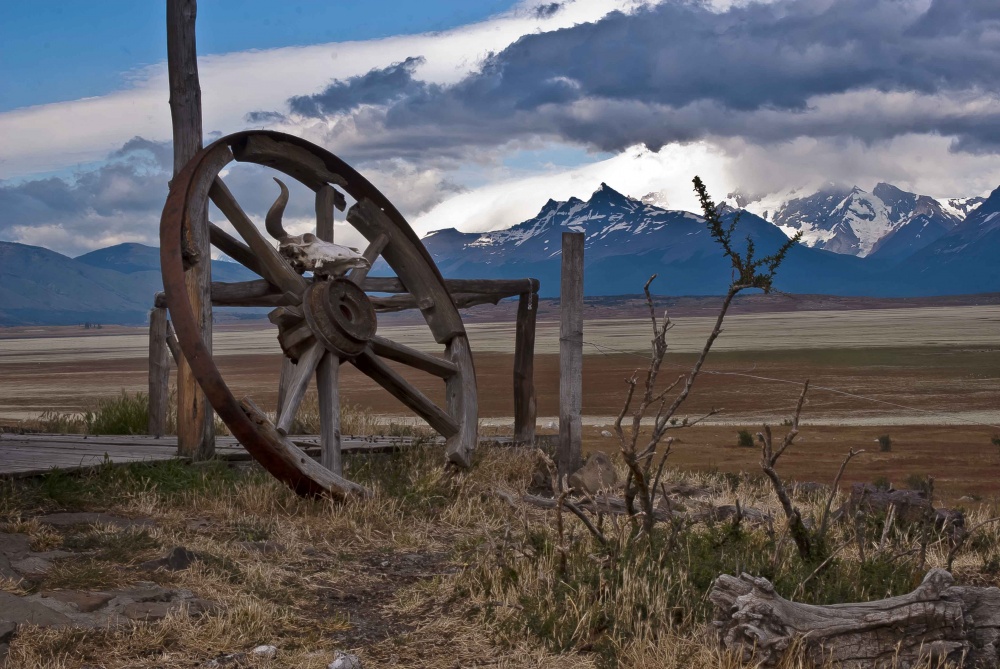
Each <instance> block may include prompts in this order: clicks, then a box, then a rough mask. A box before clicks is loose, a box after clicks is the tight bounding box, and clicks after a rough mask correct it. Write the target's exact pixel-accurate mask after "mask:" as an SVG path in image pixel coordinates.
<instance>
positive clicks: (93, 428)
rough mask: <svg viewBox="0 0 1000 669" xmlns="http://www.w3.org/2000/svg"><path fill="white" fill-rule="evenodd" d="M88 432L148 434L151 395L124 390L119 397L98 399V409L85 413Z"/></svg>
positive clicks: (84, 418)
mask: <svg viewBox="0 0 1000 669" xmlns="http://www.w3.org/2000/svg"><path fill="white" fill-rule="evenodd" d="M83 420H84V422H85V423H86V425H87V433H88V434H146V430H147V429H148V427H149V396H148V395H146V393H142V392H137V393H135V394H129V393H127V392H125V391H124V390H122V392H121V394H120V395H118V396H117V397H112V398H108V399H102V400H98V402H97V409H96V410H94V411H88V412H87V413H85V414H84V417H83Z"/></svg>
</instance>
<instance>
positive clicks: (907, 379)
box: [0, 304, 1000, 498]
mask: <svg viewBox="0 0 1000 669" xmlns="http://www.w3.org/2000/svg"><path fill="white" fill-rule="evenodd" d="M628 315H629V314H626V315H625V316H628ZM541 316H542V320H540V321H539V327H538V338H537V344H536V352H537V353H536V361H535V383H536V388H537V397H538V416H539V419H538V426H539V432H540V433H546V432H548V433H552V432H555V431H556V430H555V429H554V428H555V424H556V421H557V416H558V367H559V360H558V354H557V351H558V322H555V321H552V320H547V319H546V316H547V314H546V313H545V312H542V314H541ZM620 316H621V315H620ZM631 316H632V317H631V318H628V317H618V318H604V319H600V318H598V319H590V320H588V321H586V324H585V331H584V340H585V342H586V344H585V353H586V358H585V364H584V400H583V411H584V423H585V444H584V448H585V450H592V449H596V448H599V449H602V450H608V451H610V452H614V451H616V449H617V447H616V442H615V439H614V438H609V437H602V436H601V433H602V432H605V431H611V430H612V424H613V421H614V417H615V416H616V415H617V413H618V412H619V411H620V409H621V404H622V400H623V398H624V391H625V382H624V381H625V378H626V377H628V376H629V375H631V374H632V373H633V372H634V371H635V370H637V369H642V368H644V367H645V365H646V361H647V353H646V351H647V350H648V346H649V340H650V336H651V326H650V322H649V320H648V318H646V319H644V318H642V316H643V307H642V305H641V304H636V310H635V313H634V314H631ZM674 318H675V324H674V327H673V329H672V330H671V331H670V333H669V336H668V341H669V345H670V353H669V354H668V356H667V359H666V362H665V365H664V372H663V373H662V374H661V378H662V379H664V380H667V379H670V380H672V379H673V378H675V376H676V375H678V374H682V373H684V372H685V371H686V370H688V369H689V368H690V366H691V364H692V363H693V361H694V359H695V358H696V351H698V350H699V349H700V347H701V345H702V343H703V341H704V337H705V336H706V334H707V333H708V332H709V331H710V329H711V327H712V323H713V322H714V319H713V318H711V317H709V316H705V315H701V314H699V315H692V316H685V315H680V316H675V317H674ZM386 320H387V322H386V323H384V324H383V326H382V327H381V328H380V331H381V332H382V333H383V334H384V335H385V336H387V337H390V338H393V339H396V340H397V341H400V342H402V343H405V344H408V345H410V346H415V347H417V348H421V349H424V350H429V351H433V352H438V351H439V350H440V347H438V346H437V345H436V344H434V343H433V341H432V340H431V339H430V337H429V333H428V331H427V329H426V328H425V327H423V326H421V325H417V324H413V322H412V320H410V321H407V320H402V319H395V320H394V321H393V320H390V319H386ZM473 320H475V319H473ZM468 329H469V332H470V338H471V342H472V346H473V350H474V352H475V360H476V368H477V370H476V371H477V376H478V380H479V388H480V409H481V419H482V421H483V425H484V429H485V430H492V431H496V432H500V433H503V432H504V431H505V430H507V431H509V429H510V425H511V423H512V418H511V416H512V415H513V401H512V397H511V383H512V374H513V356H512V351H513V341H514V338H513V324H512V323H506V322H472V323H470V324H469V325H468ZM998 333H1000V307H998V306H994V305H988V306H946V307H919V308H904V309H860V310H859V309H855V310H849V311H798V312H783V313H743V314H738V315H735V316H730V317H729V318H728V319H727V321H726V325H725V331H724V332H723V334H722V336H721V337H720V338H719V340H718V341H717V342H716V345H715V348H714V349H713V353H712V354H711V355H710V357H709V360H708V364H707V365H706V368H705V372H706V373H705V374H703V375H702V376H701V377H700V379H699V380H698V383H697V385H696V387H695V390H694V392H693V393H692V395H691V397H690V399H689V401H688V404H687V405H686V407H685V415H689V416H690V417H691V418H695V417H697V416H700V415H701V414H703V413H706V412H708V411H710V410H712V409H713V408H714V409H720V410H721V411H720V413H718V414H717V415H715V416H713V417H712V418H711V419H709V420H707V421H705V422H704V423H703V424H702V425H699V426H696V427H694V428H691V429H688V430H685V431H679V432H678V433H677V437H678V438H679V443H677V444H676V446H675V448H674V454H673V455H672V456H671V457H672V458H673V462H674V463H675V464H676V465H678V466H681V467H683V468H692V469H719V470H722V471H739V470H748V469H749V470H753V469H756V467H757V462H756V461H757V457H758V455H757V453H756V449H748V448H739V447H737V446H736V432H737V430H738V429H741V428H743V427H746V428H749V429H752V430H753V431H756V429H758V428H759V426H760V425H761V424H762V423H764V422H768V423H771V424H775V425H780V423H781V422H782V420H784V419H785V418H787V417H788V415H789V414H790V413H791V411H792V409H793V407H794V403H795V400H796V398H797V397H798V393H799V390H800V384H801V382H802V381H804V380H806V379H809V380H810V382H811V384H812V390H811V391H810V394H809V402H808V405H807V408H806V410H805V412H804V417H803V422H804V424H805V425H806V426H807V427H806V429H805V430H804V431H803V434H802V437H801V438H800V442H799V444H798V445H797V446H796V448H795V449H793V452H789V454H788V455H787V456H786V462H785V467H786V468H787V473H789V475H792V476H795V477H796V478H803V477H806V478H817V479H820V480H828V479H831V478H832V477H833V475H834V474H835V472H836V468H837V466H838V465H839V462H840V460H841V459H842V457H843V454H844V453H845V452H846V451H847V449H848V448H850V447H854V448H864V449H866V450H867V451H868V455H866V460H865V464H864V465H863V466H857V467H853V468H852V469H853V470H854V471H853V472H851V471H849V472H848V475H847V477H846V479H845V480H846V481H848V482H849V481H851V480H861V479H866V480H871V479H872V478H875V477H880V476H884V477H886V478H888V479H889V480H891V481H894V482H902V481H903V480H905V479H906V478H907V477H908V476H910V475H912V474H917V475H927V474H933V475H935V476H936V477H937V478H938V482H939V490H940V491H941V492H942V493H944V494H946V495H950V496H952V497H961V496H966V495H972V496H975V497H977V498H978V497H984V498H985V497H992V496H993V495H994V494H995V493H996V492H997V491H998V488H997V485H996V483H995V482H996V481H997V480H998V479H1000V451H998V449H997V447H996V446H994V445H993V444H991V438H992V436H993V435H994V434H996V433H1000V427H998V426H1000V407H998V399H1000V335H998ZM274 335H275V331H274V330H273V329H271V328H270V327H269V326H266V325H262V324H260V323H259V322H258V323H255V324H225V325H221V326H218V327H217V328H216V335H215V341H214V346H215V353H216V356H217V359H218V362H219V365H220V368H221V370H222V373H223V375H224V377H225V378H226V380H227V382H228V383H229V385H230V387H231V388H232V389H233V391H234V392H235V393H236V394H237V395H238V396H242V395H249V396H251V397H253V398H254V399H255V400H256V401H258V402H259V403H261V404H262V405H263V406H266V407H269V406H272V405H273V403H274V402H275V399H276V390H277V375H278V363H279V355H278V353H277V350H278V349H277V344H276V341H275V338H274ZM146 351H147V337H146V332H145V331H144V329H142V328H124V327H107V328H103V329H101V330H86V331H85V330H81V329H78V328H9V329H6V330H2V331H0V423H3V424H7V425H14V424H17V423H18V422H20V421H23V420H25V419H30V418H33V417H36V416H38V415H39V414H41V413H42V412H44V411H49V410H52V411H57V412H79V411H84V410H86V409H88V408H90V407H92V406H93V404H94V402H95V401H96V400H97V399H98V398H101V397H106V396H111V395H114V394H117V393H119V392H121V391H122V390H126V391H130V392H132V391H141V390H144V389H145V387H146ZM400 370H401V371H402V372H403V373H404V374H405V375H406V376H407V377H408V378H409V379H410V380H411V381H413V382H414V383H415V384H416V385H417V386H418V387H420V388H421V389H423V390H424V391H425V392H427V393H428V394H429V395H430V396H431V397H434V398H436V399H437V400H438V401H441V400H442V397H441V396H442V394H443V393H442V388H441V384H440V383H439V382H438V381H437V380H436V379H433V378H429V377H427V376H424V375H422V374H421V373H419V372H414V371H413V370H410V369H405V368H400ZM341 383H342V387H343V394H344V396H345V398H346V401H347V402H350V403H352V404H356V405H359V406H361V407H364V408H367V409H369V410H371V411H373V412H376V413H378V414H380V415H382V416H384V417H385V418H384V419H385V420H386V421H390V420H391V421H405V420H407V419H408V418H407V417H408V415H409V414H408V413H407V410H406V409H405V408H404V407H402V405H400V404H399V403H397V402H396V401H395V400H394V399H393V398H391V397H389V396H388V394H387V393H385V392H384V391H383V390H382V389H381V388H380V387H378V386H377V385H376V384H375V383H374V382H373V381H371V380H369V379H368V378H367V377H365V376H363V375H361V374H360V373H358V372H357V371H356V370H355V369H353V368H352V367H350V366H349V365H347V366H345V368H344V372H343V373H342V377H341ZM883 434H889V435H890V436H891V438H892V441H893V444H894V446H893V451H892V452H891V453H875V454H873V452H877V451H878V444H877V443H875V440H876V438H877V437H878V436H880V435H883Z"/></svg>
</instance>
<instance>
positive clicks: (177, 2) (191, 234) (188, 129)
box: [167, 0, 215, 460]
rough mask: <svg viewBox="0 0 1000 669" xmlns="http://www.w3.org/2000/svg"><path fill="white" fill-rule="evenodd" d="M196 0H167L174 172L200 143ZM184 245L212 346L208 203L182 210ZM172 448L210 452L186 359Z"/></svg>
mask: <svg viewBox="0 0 1000 669" xmlns="http://www.w3.org/2000/svg"><path fill="white" fill-rule="evenodd" d="M197 13H198V3H197V2H196V0H167V73H168V78H169V80H170V119H171V122H172V124H173V139H174V176H176V175H177V173H178V172H180V170H181V168H183V167H184V165H185V164H186V163H187V162H188V161H189V160H190V159H191V157H192V156H194V155H195V154H196V153H197V152H198V151H199V150H201V146H202V127H201V85H200V84H199V82H198V51H197V48H196V46H195V18H196V16H197ZM187 223H188V225H187V226H186V228H185V231H184V236H185V239H184V242H185V247H186V248H187V249H190V251H191V252H192V256H191V261H192V262H191V266H190V267H189V268H187V269H186V271H185V273H184V279H185V283H186V285H187V292H188V300H189V301H190V303H191V307H192V308H193V309H194V312H195V317H196V318H197V319H198V321H199V324H200V326H201V332H202V338H203V339H204V341H205V345H206V346H207V347H208V350H209V351H211V350H212V298H211V285H212V265H211V262H212V261H211V247H210V244H209V238H208V209H207V207H206V209H205V210H203V211H199V212H189V213H188V220H187ZM177 452H178V455H183V456H188V457H190V458H192V459H194V460H205V459H207V458H210V457H212V456H213V455H214V454H215V430H214V425H213V419H212V408H211V407H210V406H209V404H208V400H207V399H206V397H205V395H204V393H202V392H201V388H199V387H198V381H197V380H196V379H195V377H194V373H193V372H192V370H191V367H190V365H189V364H188V362H187V360H185V359H184V358H183V357H182V358H181V359H180V360H178V364H177Z"/></svg>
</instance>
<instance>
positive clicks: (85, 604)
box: [42, 590, 114, 613]
mask: <svg viewBox="0 0 1000 669" xmlns="http://www.w3.org/2000/svg"><path fill="white" fill-rule="evenodd" d="M42 597H51V598H52V599H55V600H57V601H60V602H63V603H64V604H69V605H71V606H75V607H76V610H77V611H79V612H80V613H91V612H93V611H96V610H97V609H99V608H101V607H102V606H104V605H105V604H107V603H108V602H110V601H111V600H112V599H114V595H112V594H109V593H107V592H81V591H79V590H51V591H46V592H43V593H42Z"/></svg>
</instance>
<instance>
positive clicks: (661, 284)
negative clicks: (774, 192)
mask: <svg viewBox="0 0 1000 669" xmlns="http://www.w3.org/2000/svg"><path fill="white" fill-rule="evenodd" d="M876 190H877V191H878V193H879V195H878V199H879V202H880V203H881V205H879V206H882V207H883V208H884V209H883V211H881V212H880V213H879V215H880V216H882V217H883V218H884V219H885V220H886V221H888V222H890V223H892V225H893V230H892V232H891V234H889V235H885V236H883V237H882V239H880V240H879V241H878V242H876V243H875V244H873V247H872V250H871V253H870V254H868V255H867V257H855V256H853V255H851V254H846V253H835V252H833V251H830V250H826V249H823V248H817V247H816V246H813V247H810V246H807V245H797V246H795V247H794V248H792V249H791V250H790V252H789V254H788V256H787V258H786V261H785V264H784V265H783V266H782V267H781V269H780V270H779V272H778V275H777V279H776V283H775V286H776V288H777V289H778V290H780V291H785V292H789V293H797V294H815V295H840V296H845V297H848V296H871V297H914V296H935V295H959V294H970V293H987V292H997V291H1000V269H998V268H997V267H996V263H995V262H994V261H993V259H994V258H995V257H997V255H998V254H1000V188H998V189H997V190H996V191H994V192H993V193H992V194H991V195H990V197H989V198H987V199H985V200H983V199H982V198H980V200H983V201H981V202H977V203H976V206H975V207H974V208H972V207H970V213H969V215H968V216H967V217H966V218H965V220H964V221H961V222H957V223H956V222H955V221H954V220H953V219H954V217H953V216H952V217H950V218H949V219H948V220H947V221H946V222H943V221H942V220H941V219H942V216H941V212H942V211H944V206H943V205H941V203H940V201H938V200H934V199H933V198H928V197H926V196H918V195H915V194H912V193H906V192H905V191H902V190H900V189H897V188H895V187H893V186H890V185H889V184H879V186H878V187H877V188H876ZM867 195H869V194H866V193H865V192H864V191H861V190H860V189H852V190H851V191H850V192H847V194H846V195H845V196H844V197H843V198H841V199H839V200H837V196H838V194H837V193H835V192H826V193H825V194H824V195H823V196H822V197H820V198H818V199H816V198H814V200H815V201H816V202H818V203H819V204H818V206H819V208H820V209H823V210H825V211H827V212H828V214H829V213H832V212H834V211H837V210H838V209H843V206H842V205H844V204H845V202H847V201H848V200H850V199H851V198H852V197H855V198H862V197H865V196H867ZM803 199H804V198H803ZM956 202H957V201H956ZM970 202H971V200H969V199H966V200H963V201H962V202H957V204H955V205H950V206H953V207H958V205H968V204H969V203H970ZM801 204H802V203H800V205H801ZM848 204H849V205H850V206H854V205H857V201H851V202H849V203H848ZM869 204H872V203H870V202H869ZM800 209H801V207H800ZM722 210H723V212H724V213H723V218H724V219H725V220H727V221H732V220H733V219H734V217H735V216H737V215H739V216H740V227H739V229H738V231H737V233H736V235H735V237H734V240H736V243H737V246H738V248H745V244H746V239H747V238H748V237H749V238H751V239H753V241H754V244H755V246H756V249H757V252H758V254H759V255H766V254H768V253H770V252H772V251H773V250H775V249H777V248H779V247H780V246H781V245H782V244H783V243H784V242H785V241H786V239H787V236H786V233H787V232H788V231H790V230H787V229H785V230H783V229H782V228H779V227H778V226H777V225H775V224H774V223H772V222H769V221H767V220H765V219H763V218H761V217H759V216H757V215H755V214H754V213H753V212H751V211H746V210H742V211H739V212H738V211H737V210H735V209H732V208H730V207H728V206H723V207H722ZM857 210H858V209H857V207H856V211H857ZM956 210H957V208H956ZM855 213H856V212H855ZM792 214H794V212H792V213H790V214H789V215H792ZM875 218H876V217H873V218H872V219H871V220H875ZM831 229H832V228H831ZM566 231H577V232H582V233H584V235H585V238H586V240H585V268H586V272H585V279H584V280H585V292H586V294H587V295H588V296H608V295H634V294H637V293H639V292H640V291H641V288H642V286H643V285H644V284H645V282H646V280H647V279H648V278H649V276H651V275H652V274H658V275H659V277H660V278H659V280H658V281H657V286H656V291H657V292H658V293H660V294H662V295H672V296H679V295H691V296H698V295H717V294H721V293H724V292H725V290H726V288H727V287H728V283H729V279H730V276H731V267H730V264H729V263H728V261H727V260H726V259H725V258H724V257H723V256H722V253H721V251H720V249H719V248H718V245H717V244H716V242H715V241H714V240H713V239H712V238H711V236H710V235H709V233H708V230H707V228H706V226H705V224H704V220H703V219H702V217H700V216H698V215H696V214H693V213H691V212H686V211H676V210H668V209H664V208H661V207H658V206H656V205H653V204H651V203H649V202H644V201H642V200H638V199H636V198H632V197H629V196H627V195H624V194H622V193H620V192H618V191H617V190H615V189H614V188H612V187H610V186H609V185H608V184H606V183H602V184H601V186H600V187H599V188H598V189H597V190H596V191H594V193H593V194H592V195H591V197H590V198H589V199H588V200H586V201H584V200H581V199H580V198H576V197H573V198H569V199H568V200H566V201H557V200H553V199H550V200H549V201H547V202H546V203H545V204H544V205H543V206H542V207H541V209H540V210H539V212H538V214H537V215H536V216H534V217H532V218H530V219H528V220H525V221H522V222H521V223H518V224H517V225H514V226H511V227H510V228H507V229H505V230H498V231H491V232H483V233H474V232H461V231H459V230H456V229H454V228H445V229H441V230H435V231H432V232H430V233H428V234H427V235H426V236H425V237H424V239H423V242H424V244H425V246H426V247H427V250H428V252H429V253H430V254H431V256H432V257H433V258H434V261H435V262H436V263H437V265H438V267H439V269H440V270H441V273H442V274H443V275H444V276H445V277H447V278H487V279H490V278H494V279H509V278H523V277H534V278H537V279H539V280H540V281H541V289H540V293H541V295H542V296H543V297H554V296H557V295H558V292H559V280H560V262H559V256H560V254H561V233H562V232H566ZM380 268H381V269H382V270H383V272H384V271H385V270H386V269H387V268H386V266H385V265H384V262H382V261H380V262H379V263H376V267H375V268H374V270H373V271H374V272H376V273H377V270H379V269H380ZM213 278H214V279H215V280H218V281H243V280H249V279H254V278H257V277H256V275H254V274H253V273H252V272H250V271H249V270H247V269H245V268H244V267H242V266H241V265H238V264H236V263H232V262H222V261H213ZM159 290H161V279H160V273H159V251H158V250H157V249H155V248H152V247H148V246H144V245H142V244H134V243H125V244H119V245H116V246H112V247H108V248H106V249H98V250H96V251H92V252H90V253H87V254H84V255H82V256H79V257H77V258H69V257H67V256H63V255H61V254H58V253H55V252H53V251H49V250H47V249H43V248H41V247H32V246H28V245H24V244H17V243H14V242H0V325H13V324H22V323H62V324H70V323H79V322H84V321H97V322H107V323H112V322H117V323H141V322H144V321H145V319H146V316H147V313H148V309H149V307H150V305H151V303H152V298H153V295H154V294H155V293H156V292H157V291H159Z"/></svg>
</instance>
